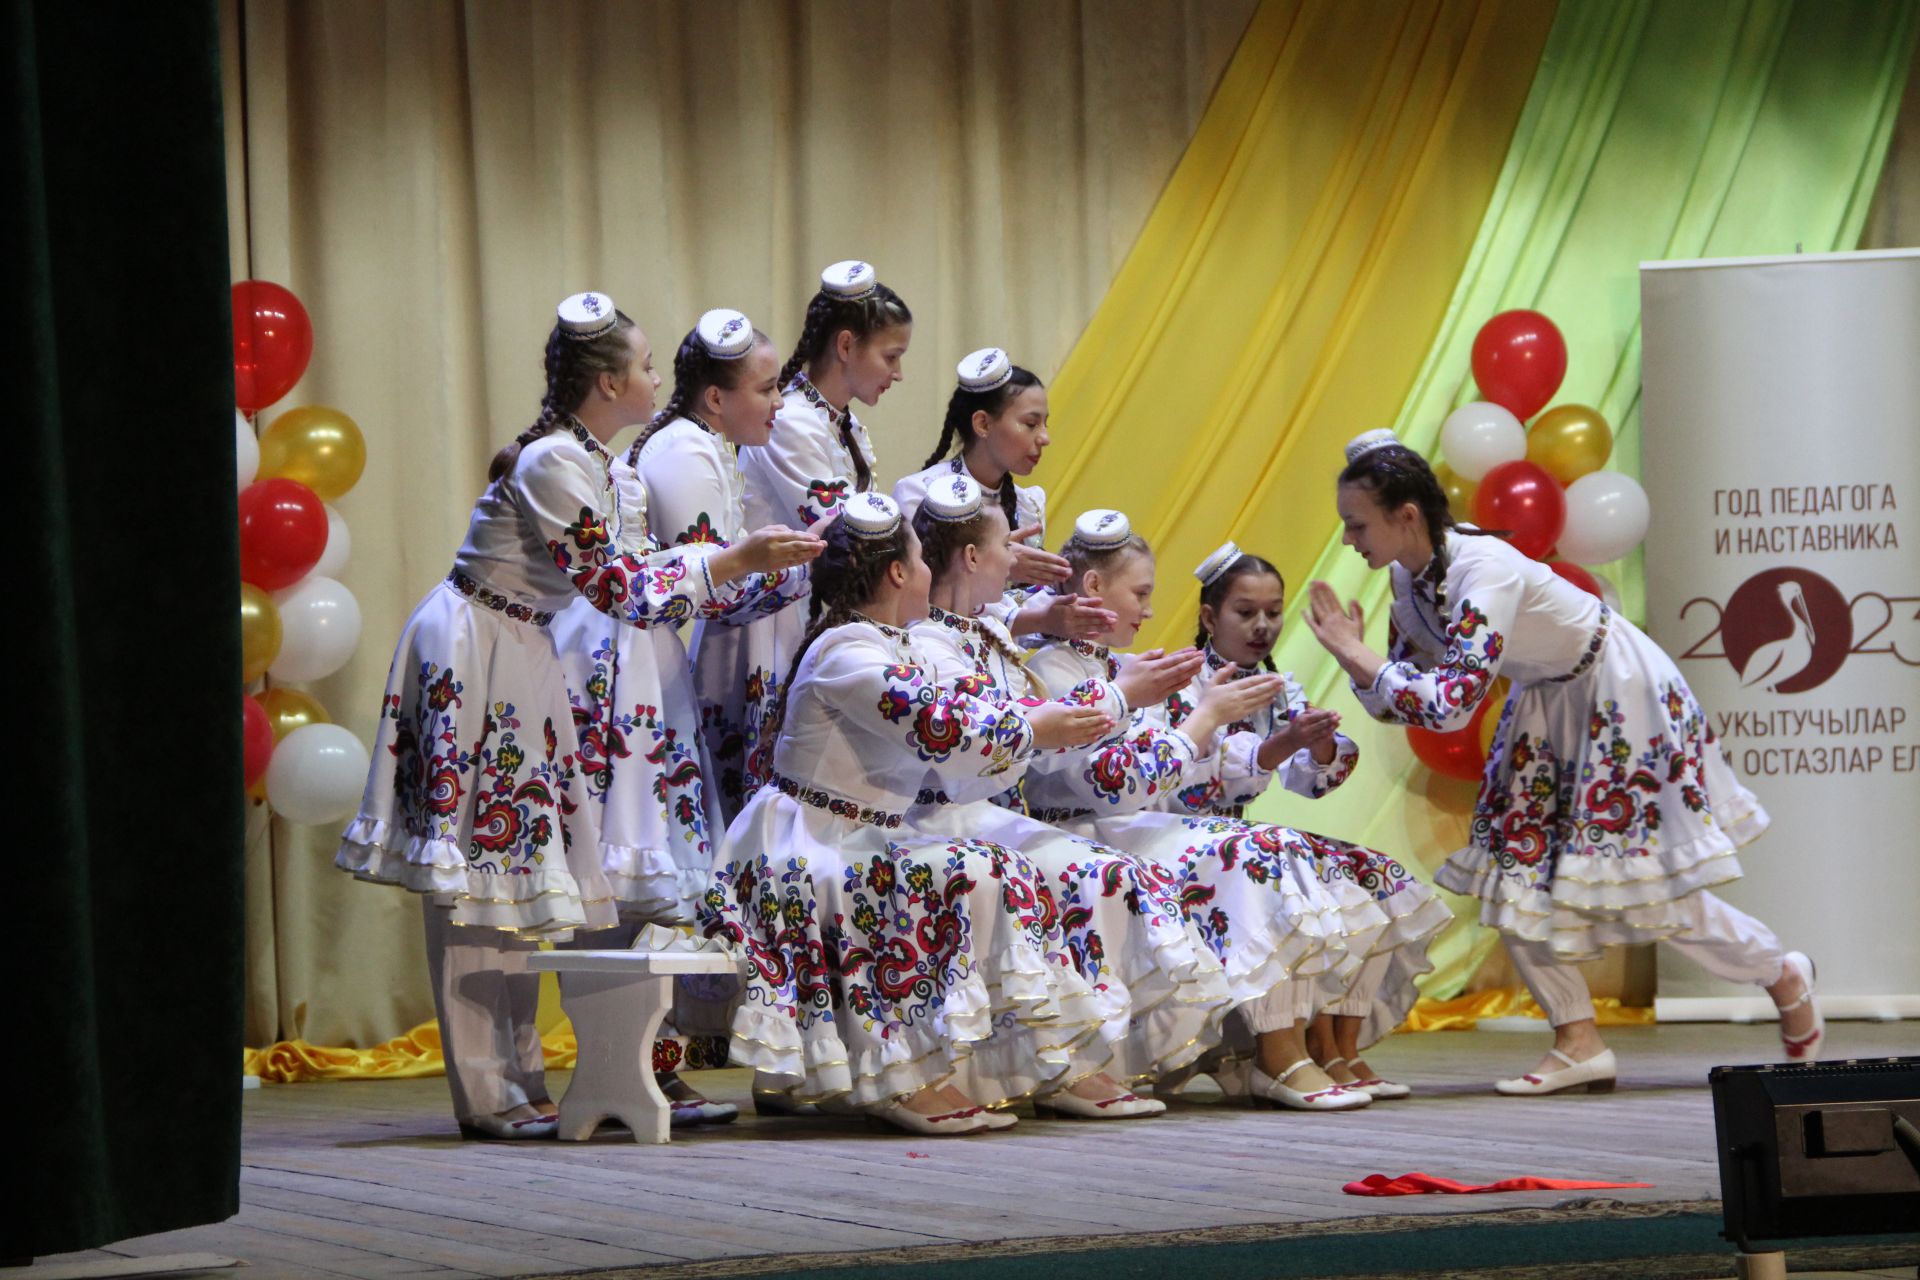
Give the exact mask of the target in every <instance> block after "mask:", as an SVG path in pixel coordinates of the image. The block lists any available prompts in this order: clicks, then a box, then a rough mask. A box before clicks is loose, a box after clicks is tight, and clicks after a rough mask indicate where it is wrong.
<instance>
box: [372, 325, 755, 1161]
mask: <svg viewBox="0 0 1920 1280" xmlns="http://www.w3.org/2000/svg"><path fill="white" fill-rule="evenodd" d="M650 361H651V353H650V352H649V350H648V349H647V346H646V340H645V336H644V335H643V334H642V333H641V332H640V330H639V329H638V328H637V327H636V326H635V325H634V324H633V322H632V321H631V320H629V319H628V318H627V317H626V316H625V315H623V314H621V313H620V312H619V310H618V309H617V308H615V306H614V305H613V302H612V300H611V299H609V298H608V297H607V296H606V295H605V294H600V293H584V294H576V295H574V296H573V297H571V298H568V299H567V300H566V301H565V302H563V303H561V304H560V308H559V318H558V321H557V323H556V324H555V326H554V328H553V331H552V333H551V334H550V335H549V337H548V339H547V345H546V373H547V390H546V396H545V398H544V400H543V401H542V403H541V410H540V417H539V419H538V421H536V422H535V423H534V424H533V426H532V427H530V428H528V429H527V430H526V431H525V432H523V433H521V435H520V436H519V437H518V438H517V439H516V440H514V441H513V443H511V444H509V445H508V446H507V447H506V448H505V449H503V450H501V452H500V454H499V456H497V457H496V458H495V459H494V461H493V466H492V468H491V470H490V474H489V483H488V486H487V489H486V492H485V493H483V494H481V496H480V498H479V500H478V501H477V502H476V503H475V504H474V509H473V516H472V519H471V521H470V523H469V525H468V528H467V538H466V542H465V544H464V545H463V546H462V547H461V548H460V551H459V553H458V554H457V555H456V556H455V558H454V564H453V571H452V572H451V573H450V574H449V575H448V577H447V580H446V581H445V582H444V583H442V584H441V585H440V586H438V587H435V588H434V589H433V590H432V591H431V592H429V593H428V594H427V596H426V597H425V598H424V599H423V600H422V601H421V602H420V604H419V605H418V606H417V607H416V608H415V609H414V611H413V614H412V616H411V617H409V618H408V620H407V624H406V626H405V628H404V629H403V630H402V632H401V635H400V640H399V643H398V644H397V646H396V647H395V651H394V658H393V666H392V669H391V672H390V674H389V676H388V679H387V691H386V696H385V699H384V701H383V703H382V711H381V723H380V728H379V731H378V734H377V736H376V738H375V742H374V749H373V764H372V768H371V769H370V770H369V773H368V778H367V789H366V793H365V795H364V797H363V798H362V800H361V805H360V812H359V815H358V816H357V817H356V818H355V819H354V821H353V822H352V823H351V824H350V825H349V826H348V827H347V829H346V832H345V835H344V837H343V839H342V842H341V846H340V851H339V854H338V856H337V857H336V859H335V863H336V865H337V866H339V867H340V868H341V869H342V870H345V871H349V872H351V873H353V874H354V875H356V876H358V877H359V878H361V879H364V880H371V881H375V882H378V883H384V884H395V885H400V886H403V887H405V888H407V889H411V890H413V891H414V892H416V893H419V894H421V895H423V899H424V905H425V915H426V942H427V961H428V967H429V970H430V974H431V978H432V981H433V987H434V1006H435V1009H436V1011H437V1013H438V1015H439V1021H440V1036H441V1047H442V1051H443V1053H444V1056H445V1059H446V1065H447V1082H448V1086H449V1089H450V1090H451V1092H452V1095H453V1105H454V1112H455V1114H456V1116H457V1117H458V1118H459V1120H460V1123H461V1128H462V1131H463V1132H465V1133H467V1134H468V1136H485V1137H497V1138H536V1137H547V1136H551V1135H552V1134H553V1132H554V1129H555V1122H554V1118H553V1117H554V1116H555V1115H556V1114H557V1108H555V1107H554V1106H553V1104H552V1102H551V1101H549V1100H548V1098H547V1094H546V1088H545V1084H544V1075H543V1071H542V1059H541V1049H540V1037H539V1033H538V1031H537V1029H536V1028H535V1025H534V1013H535V1007H536V1005H537V1003H538V993H539V975H537V974H534V973H531V972H529V971H528V970H527V968H526V955H527V953H528V952H529V951H531V950H533V949H535V948H536V947H537V946H538V944H539V941H540V940H541V939H553V940H566V939H568V938H569V937H571V936H572V935H573V933H574V932H575V931H576V930H593V929H604V928H609V927H612V926H614V925H615V924H616V923H617V920H618V904H617V901H616V894H615V890H614V887H613V885H612V884H611V883H610V881H609V878H608V875H607V872H606V869H605V868H604V867H603V866H602V864H601V861H600V853H601V849H600V837H599V829H598V822H597V818H598V813H597V806H596V805H595V804H594V802H593V800H592V797H591V794H590V792H589V790H588V788H587V786H586V783H585V779H584V778H583V776H582V766H581V748H580V742H579V739H578V737H577V735H576V733H575V729H574V716H573V705H572V699H571V691H570V689H569V687H568V684H567V679H566V673H565V669H564V666H563V664H562V660H561V655H560V653H559V651H558V649H557V648H556V646H555V644H554V639H553V636H552V634H551V630H550V624H551V622H552V621H553V618H554V616H555V614H556V613H557V612H558V611H559V610H560V609H562V608H563V607H565V606H566V605H567V604H568V603H569V602H570V601H572V600H574V599H575V598H584V599H585V600H586V601H587V602H588V603H589V604H591V605H592V606H593V607H594V608H595V609H598V610H599V611H601V612H602V613H604V614H606V615H607V616H608V617H610V618H613V619H615V620H617V621H619V622H621V623H625V624H628V625H633V626H642V625H647V624H650V623H665V624H667V625H673V624H676V623H678V622H680V621H683V620H685V619H687V618H690V617H692V616H694V615H696V614H698V613H701V612H706V611H711V610H713V609H716V608H720V607H724V606H725V604H726V603H727V602H728V601H729V600H731V599H732V598H733V597H735V596H737V595H738V594H739V591H740V589H739V588H735V587H731V586H729V585H727V584H728V581H729V580H730V579H732V578H736V577H739V576H742V575H745V574H746V573H748V572H749V571H750V570H752V569H754V568H757V567H759V566H760V565H761V564H766V563H772V559H773V554H774V552H775V550H776V547H775V544H774V542H773V541H772V540H770V539H768V538H764V537H763V538H758V539H753V540H749V541H748V542H743V543H741V544H739V545H738V546H735V547H733V548H724V549H710V548H700V549H697V550H691V551H676V552H673V553H670V554H660V555H654V556H649V557H646V558H640V557H636V556H633V555H627V554H622V553H621V552H620V551H619V550H618V549H617V548H618V536H619V533H620V530H619V528H618V520H619V509H618V502H617V499H616V496H615V493H614V488H613V481H612V479H611V477H610V475H609V472H608V467H609V464H610V462H611V459H610V458H609V457H608V455H607V453H606V449H605V444H606V442H607V441H608V440H610V439H612V438H613V436H614V435H616V434H617V433H618V432H620V431H621V430H622V429H624V428H626V427H628V426H631V425H632V424H633V423H635V422H638V421H642V420H644V419H645V417H646V414H647V412H648V411H649V409H650V408H651V406H652V403H653V393H654V387H655V382H654V379H653V375H652V372H651V369H650V367H649V366H650ZM788 537H790V535H787V534H784V533H783V534H782V535H781V538H782V539H783V540H784V539H786V538H788Z"/></svg>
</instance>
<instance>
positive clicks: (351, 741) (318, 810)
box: [267, 724, 368, 823]
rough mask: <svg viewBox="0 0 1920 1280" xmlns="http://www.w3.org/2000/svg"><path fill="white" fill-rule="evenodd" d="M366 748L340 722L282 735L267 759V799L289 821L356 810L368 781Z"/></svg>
mask: <svg viewBox="0 0 1920 1280" xmlns="http://www.w3.org/2000/svg"><path fill="white" fill-rule="evenodd" d="M367 763H368V761H367V749H366V747H364V746H362V745H361V743H360V739H358V738H356V737H354V736H353V731H352V730H350V729H344V728H342V727H341V726H339V725H337V724H308V725H302V726H300V727H299V728H298V729H295V730H294V731H293V732H292V733H290V734H288V735H287V736H286V737H284V738H282V739H281V740H280V745H278V746H276V747H275V748H274V749H273V758H272V759H271V760H270V761H268V763H267V803H268V804H269V805H271V806H272V807H273V811H274V812H275V813H277V814H279V815H280V816H281V817H283V818H285V819H286V820H287V821H288V822H304V823H319V822H338V821H340V820H341V819H342V818H350V817H352V816H353V813H354V810H355V809H356V808H358V807H359V804H360V795H361V792H362V791H364V790H365V788H366V785H367Z"/></svg>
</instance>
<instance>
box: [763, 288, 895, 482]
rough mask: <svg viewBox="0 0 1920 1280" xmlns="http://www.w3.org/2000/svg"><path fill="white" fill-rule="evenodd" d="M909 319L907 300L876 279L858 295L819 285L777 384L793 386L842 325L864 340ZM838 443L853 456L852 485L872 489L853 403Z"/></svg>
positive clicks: (819, 356) (870, 469)
mask: <svg viewBox="0 0 1920 1280" xmlns="http://www.w3.org/2000/svg"><path fill="white" fill-rule="evenodd" d="M912 323H913V312H912V311H910V310H908V308H907V304H906V302H905V301H904V300H902V299H901V297H900V295H899V294H897V293H895V292H894V291H893V290H892V289H889V288H888V287H887V286H886V285H884V284H877V283H876V284H875V285H874V286H873V292H872V293H870V294H868V295H867V296H866V297H864V298H858V299H855V298H843V297H841V296H840V295H839V294H836V293H833V292H830V291H829V290H826V289H822V290H820V292H818V293H816V294H814V295H813V297H812V299H811V300H809V301H808V303H807V316H806V319H805V321H803V322H802V323H801V326H800V341H799V342H797V343H795V344H794V347H793V354H792V355H791V356H789V357H787V362H786V363H785V364H784V365H781V366H780V386H781V388H782V389H785V388H787V387H790V386H792V385H793V379H794V375H796V374H798V373H801V372H803V371H805V370H810V369H812V368H813V367H814V366H815V365H816V364H818V363H819V361H820V360H821V359H822V358H823V357H824V356H825V355H826V354H827V349H828V348H829V347H831V346H832V345H833V338H834V335H835V334H837V333H839V332H840V331H841V330H843V329H844V330H846V331H848V332H850V333H852V334H853V336H854V338H855V339H856V340H857V341H860V342H865V341H866V340H867V339H868V338H871V337H872V336H873V335H874V334H876V333H880V332H881V331H883V330H886V329H892V328H896V327H898V326H900V325H906V324H912ZM840 443H841V444H843V445H845V446H846V448H847V453H848V455H849V456H851V457H852V458H853V470H854V488H855V489H856V490H857V491H860V492H865V491H866V490H868V489H871V488H872V487H873V467H872V466H871V465H870V464H869V463H868V462H867V456H866V454H865V453H864V452H862V451H861V448H860V443H859V441H857V440H856V439H855V438H854V435H853V406H852V405H848V406H847V412H846V414H845V415H844V416H842V417H841V419H840Z"/></svg>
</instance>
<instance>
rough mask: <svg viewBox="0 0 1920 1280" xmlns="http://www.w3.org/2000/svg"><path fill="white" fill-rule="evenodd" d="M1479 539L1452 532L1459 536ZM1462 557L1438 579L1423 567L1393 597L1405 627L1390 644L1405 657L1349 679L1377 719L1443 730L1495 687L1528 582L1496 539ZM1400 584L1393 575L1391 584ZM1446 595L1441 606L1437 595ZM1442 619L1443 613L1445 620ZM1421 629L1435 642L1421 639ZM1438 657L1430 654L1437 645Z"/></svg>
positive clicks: (1396, 616)
mask: <svg viewBox="0 0 1920 1280" xmlns="http://www.w3.org/2000/svg"><path fill="white" fill-rule="evenodd" d="M1460 541H1468V542H1478V541H1483V540H1478V539H1456V542H1460ZM1459 554H1460V557H1461V562H1460V563H1457V564H1456V565H1455V567H1454V568H1452V569H1450V570H1449V571H1448V575H1447V582H1446V583H1445V584H1444V586H1443V587H1434V586H1432V584H1431V583H1429V582H1428V580H1427V577H1426V575H1421V576H1420V577H1418V578H1416V579H1414V580H1413V582H1412V583H1411V585H1410V586H1409V587H1408V588H1407V589H1408V591H1409V592H1410V595H1409V597H1408V598H1404V599H1403V598H1396V599H1395V600H1394V604H1393V612H1392V617H1393V620H1394V623H1395V625H1396V626H1397V627H1398V628H1400V629H1402V630H1404V631H1405V632H1406V635H1405V636H1403V637H1398V638H1396V640H1395V642H1394V644H1393V645H1392V646H1391V647H1392V648H1393V650H1394V651H1395V652H1396V653H1405V654H1406V655H1407V656H1406V657H1405V658H1399V659H1395V660H1390V661H1388V662H1387V663H1385V664H1384V665H1382V666H1381V668H1380V671H1379V674H1378V675H1376V676H1375V677H1374V681H1373V684H1372V685H1371V686H1369V687H1367V688H1364V689H1363V688H1360V687H1359V686H1358V684H1356V685H1355V686H1354V693H1355V694H1356V695H1357V696H1358V697H1359V699H1360V702H1361V705H1363V706H1365V707H1366V709H1367V711H1368V713H1369V714H1371V715H1372V716H1373V717H1374V718H1375V719H1377V720H1383V721H1386V722H1387V723H1389V724H1406V725H1416V726H1418V727H1420V728H1423V729H1432V730H1435V731H1440V732H1444V731H1446V730H1449V729H1458V728H1460V727H1461V726H1463V725H1465V724H1466V723H1467V722H1468V721H1469V720H1470V719H1472V717H1473V713H1474V710H1475V708H1477V707H1478V706H1479V705H1480V701H1481V699H1483V698H1485V697H1486V696H1487V693H1488V691H1489V690H1490V689H1491V688H1492V687H1493V681H1494V677H1495V676H1496V675H1498V674H1499V671H1500V663H1501V659H1502V657H1503V656H1504V655H1505V653H1506V648H1507V635H1508V634H1509V633H1511V631H1512V630H1513V624H1514V620H1515V618H1516V617H1517V616H1518V614H1519V610H1520V602H1521V598H1522V596H1523V595H1524V593H1525V586H1524V584H1523V583H1522V581H1521V578H1520V575H1519V573H1518V571H1517V570H1516V568H1515V567H1514V566H1513V565H1512V564H1511V563H1509V562H1508V560H1507V559H1506V557H1510V556H1513V555H1516V554H1517V553H1515V552H1513V551H1512V550H1511V549H1510V548H1508V547H1506V546H1505V545H1504V544H1501V545H1500V546H1497V547H1478V546H1475V547H1472V548H1466V549H1461V550H1460V551H1459ZM1400 589H1401V587H1400V579H1399V578H1398V577H1396V579H1395V590H1396V592H1398V591H1399V590H1400ZM1448 599H1451V600H1452V601H1453V604H1452V606H1451V611H1450V612H1446V613H1442V612H1441V606H1440V605H1439V603H1438V602H1439V601H1442V600H1448ZM1442 619H1444V621H1442ZM1422 630H1424V632H1425V633H1426V634H1427V638H1429V639H1431V640H1432V641H1433V643H1432V645H1430V646H1429V645H1426V644H1423V643H1420V642H1419V641H1420V636H1419V635H1418V634H1416V633H1418V632H1421V631H1422ZM1436 651H1437V652H1438V653H1439V657H1438V658H1437V659H1434V658H1431V657H1430V655H1431V654H1433V653H1434V652H1436Z"/></svg>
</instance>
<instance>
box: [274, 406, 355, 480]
mask: <svg viewBox="0 0 1920 1280" xmlns="http://www.w3.org/2000/svg"><path fill="white" fill-rule="evenodd" d="M366 466H367V442H366V439H365V437H363V436H362V435H361V434H360V428H359V427H357V426H355V425H354V421H353V419H352V418H349V417H348V416H347V415H346V414H344V413H342V412H340V411H339V410H338V409H329V408H328V407H327V406H326V405H323V404H309V405H302V406H301V407H300V408H298V409H289V410H287V411H286V412H285V413H283V414H281V415H280V416H279V417H277V418H275V419H274V420H273V423H272V425H270V426H269V427H268V428H267V429H266V430H265V431H263V432H261V433H260V471H259V473H258V474H259V478H260V479H262V480H267V479H285V480H298V481H299V482H300V483H301V484H303V485H305V486H307V488H309V489H311V490H313V491H314V492H315V493H317V494H319V495H320V501H322V502H332V501H334V500H335V499H336V498H338V497H339V496H340V495H341V494H343V493H345V492H346V491H347V490H349V489H351V488H353V486H354V482H355V481H357V480H359V479H360V473H361V472H362V471H364V470H366Z"/></svg>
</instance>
